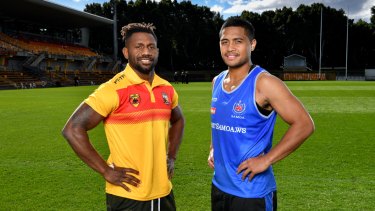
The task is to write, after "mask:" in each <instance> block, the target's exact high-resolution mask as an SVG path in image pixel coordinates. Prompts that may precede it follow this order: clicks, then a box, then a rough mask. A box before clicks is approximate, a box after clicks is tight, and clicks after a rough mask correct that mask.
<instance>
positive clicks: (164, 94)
mask: <svg viewBox="0 0 375 211" xmlns="http://www.w3.org/2000/svg"><path fill="white" fill-rule="evenodd" d="M161 96H162V98H163V103H164V104H165V105H169V104H170V102H169V98H168V95H167V93H165V92H162V93H161Z"/></svg>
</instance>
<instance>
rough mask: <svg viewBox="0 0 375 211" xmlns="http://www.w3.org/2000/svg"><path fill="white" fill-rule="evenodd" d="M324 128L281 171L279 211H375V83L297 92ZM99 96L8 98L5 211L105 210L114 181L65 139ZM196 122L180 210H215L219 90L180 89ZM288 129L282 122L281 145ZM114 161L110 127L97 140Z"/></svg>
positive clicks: (186, 153) (183, 162) (54, 93)
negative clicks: (213, 160) (213, 148)
mask: <svg viewBox="0 0 375 211" xmlns="http://www.w3.org/2000/svg"><path fill="white" fill-rule="evenodd" d="M287 85H288V87H289V88H290V89H291V90H292V92H293V93H294V94H295V95H296V96H297V97H298V98H299V99H300V100H301V101H302V102H303V103H304V105H305V107H306V108H307V109H308V110H309V112H310V113H311V116H312V117H313V119H314V121H315V125H316V131H315V133H314V134H313V136H312V137H311V138H310V139H309V140H308V141H307V142H306V143H305V144H304V145H302V146H301V148H299V149H298V150H297V151H296V152H295V153H294V154H292V155H291V156H289V157H287V158H286V159H284V160H283V161H281V162H279V163H277V164H276V165H274V168H275V175H276V180H277V184H278V204H279V210H373V209H374V207H375V188H374V187H375V165H374V155H375V138H374V137H375V127H374V126H375V83H374V82H328V81H327V82H322V81H318V82H287ZM95 88H96V87H94V86H86V87H68V88H51V89H33V90H9V91H8V90H5V91H0V119H1V121H0V131H1V135H0V159H1V161H0V181H1V183H0V210H105V194H104V180H103V179H102V177H101V176H100V175H99V174H97V173H96V172H94V171H93V170H91V169H90V168H88V167H87V166H86V165H85V164H84V163H83V162H82V161H80V160H79V159H78V158H77V156H76V155H75V154H74V152H73V151H72V150H71V148H70V147H69V146H68V144H67V143H66V141H65V140H64V139H63V138H62V136H61V135H60V131H61V128H62V127H63V125H64V124H65V122H66V120H67V119H68V117H69V116H70V114H71V113H72V112H73V111H74V109H75V108H76V107H77V106H78V105H79V104H80V102H81V101H82V100H83V99H84V98H86V97H87V96H88V95H89V94H90V93H91V92H92V91H93V90H94V89H95ZM175 88H176V90H177V91H178V93H179V96H180V104H181V107H182V108H183V112H184V115H185V117H186V128H185V136H184V140H183V143H182V145H181V148H180V152H179V154H178V159H177V163H176V172H175V177H174V178H173V184H174V193H175V198H176V203H177V208H178V210H202V211H205V210H210V184H211V176H212V171H211V170H210V169H209V168H208V167H207V161H206V160H207V153H208V148H209V144H210V116H209V108H210V94H211V85H210V83H191V84H188V85H186V84H178V85H175ZM286 129H287V125H286V124H285V123H283V122H282V121H280V119H278V120H277V124H276V129H275V135H274V137H275V141H274V142H275V143H276V142H277V140H279V139H280V138H281V136H282V135H283V133H284V132H285V130H286ZM90 138H91V141H92V142H93V144H94V146H95V147H96V148H97V149H98V151H99V152H100V153H101V154H102V155H103V157H105V158H106V157H107V155H108V149H107V144H106V139H105V135H104V132H103V129H102V127H97V128H95V129H94V130H92V131H90Z"/></svg>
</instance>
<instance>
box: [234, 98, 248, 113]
mask: <svg viewBox="0 0 375 211" xmlns="http://www.w3.org/2000/svg"><path fill="white" fill-rule="evenodd" d="M245 109H246V105H245V103H243V102H241V100H240V101H238V102H235V103H234V105H233V112H234V113H235V114H242V113H243V112H244V111H245Z"/></svg>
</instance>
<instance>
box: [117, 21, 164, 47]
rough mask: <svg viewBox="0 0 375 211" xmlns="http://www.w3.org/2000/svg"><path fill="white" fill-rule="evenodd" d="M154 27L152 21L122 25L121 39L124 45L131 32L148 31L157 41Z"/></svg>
mask: <svg viewBox="0 0 375 211" xmlns="http://www.w3.org/2000/svg"><path fill="white" fill-rule="evenodd" d="M155 29H156V27H155V26H154V25H153V24H152V23H129V24H128V25H126V26H123V27H122V29H121V36H122V40H123V41H124V43H125V46H126V41H127V40H128V39H129V37H131V36H132V34H133V33H136V32H145V33H150V34H151V35H152V36H153V37H154V38H155V40H156V41H158V39H157V37H156V34H155V32H154V30H155Z"/></svg>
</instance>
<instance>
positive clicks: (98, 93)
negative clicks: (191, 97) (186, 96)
mask: <svg viewBox="0 0 375 211" xmlns="http://www.w3.org/2000/svg"><path fill="white" fill-rule="evenodd" d="M85 103H87V104H88V105H89V106H90V107H91V108H93V109H94V110H95V111H96V112H98V113H99V114H100V115H102V116H104V117H105V120H104V122H103V123H104V129H105V133H106V136H107V141H108V146H109V149H110V155H109V158H108V164H112V163H113V164H114V165H116V166H118V167H125V168H133V169H136V170H138V171H139V176H138V178H139V179H140V180H141V184H140V185H139V186H138V187H134V186H132V185H129V184H125V185H127V186H128V187H129V188H130V189H131V192H127V191H125V190H124V189H123V188H122V187H120V186H115V185H112V184H110V183H108V182H106V192H107V193H109V194H113V195H117V196H121V197H125V198H129V199H134V200H139V201H147V200H152V199H155V198H160V197H163V196H166V195H168V194H169V193H170V191H171V189H172V184H171V182H170V181H169V179H168V175H167V164H166V158H167V157H166V155H167V144H168V129H169V126H170V125H169V120H170V116H171V110H172V109H173V108H175V107H176V106H177V105H178V95H177V93H176V91H175V90H174V88H173V87H172V85H171V84H170V83H168V82H167V81H166V80H164V79H162V78H160V77H159V76H157V75H156V74H155V77H154V80H153V82H152V85H150V84H149V82H148V81H145V80H143V79H141V78H140V77H138V75H137V74H136V73H135V72H134V70H133V69H132V68H131V67H130V66H129V65H127V66H126V68H125V70H124V71H122V72H120V73H118V74H117V75H116V76H115V77H113V78H112V79H111V80H109V81H108V82H106V83H104V84H102V85H101V86H100V87H99V88H98V89H97V90H95V92H94V93H93V94H91V95H90V96H89V97H88V98H87V99H86V100H85Z"/></svg>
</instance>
